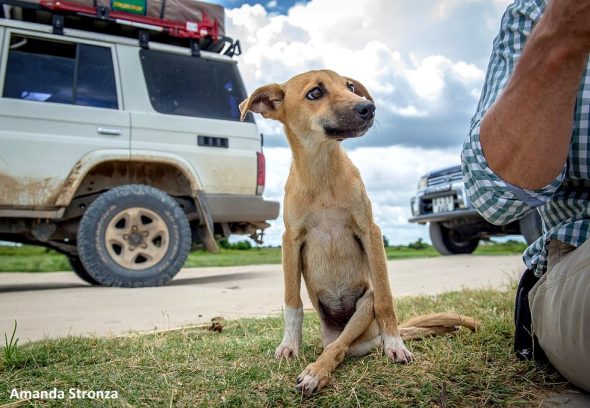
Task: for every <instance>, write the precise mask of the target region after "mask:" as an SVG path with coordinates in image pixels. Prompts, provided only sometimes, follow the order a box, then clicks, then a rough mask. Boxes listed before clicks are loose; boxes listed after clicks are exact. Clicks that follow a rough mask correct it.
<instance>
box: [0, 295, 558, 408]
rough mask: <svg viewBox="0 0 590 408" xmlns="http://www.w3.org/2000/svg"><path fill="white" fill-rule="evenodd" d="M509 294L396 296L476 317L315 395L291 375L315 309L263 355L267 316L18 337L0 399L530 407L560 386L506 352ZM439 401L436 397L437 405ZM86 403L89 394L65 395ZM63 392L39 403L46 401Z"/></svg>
mask: <svg viewBox="0 0 590 408" xmlns="http://www.w3.org/2000/svg"><path fill="white" fill-rule="evenodd" d="M512 299H513V293H512V291H510V292H498V291H492V290H484V291H474V290H465V291H462V292H453V293H447V294H444V295H441V296H438V297H415V298H404V299H401V300H399V301H398V312H399V314H400V316H401V318H402V319H405V318H408V317H410V316H414V315H417V314H422V313H427V312H432V311H455V312H459V313H463V314H469V315H472V316H475V317H477V318H478V319H480V320H481V322H482V327H481V329H480V330H479V331H478V332H476V333H472V332H470V331H468V330H464V329H462V330H460V331H459V332H457V333H454V334H451V335H445V336H441V337H436V338H429V339H425V340H421V341H413V342H408V344H407V346H408V348H409V349H410V350H411V351H413V353H414V355H415V357H416V360H415V362H414V363H413V364H411V365H409V366H401V365H395V364H393V363H391V362H390V361H388V360H387V358H386V357H384V355H383V354H382V353H381V352H380V351H375V352H373V353H372V354H370V355H368V356H365V357H361V358H348V359H346V360H345V362H344V363H343V364H342V365H341V366H340V367H338V368H337V370H336V372H335V373H334V375H333V377H332V379H331V381H330V383H329V384H328V385H327V387H326V388H324V389H323V390H322V391H321V392H319V394H317V395H315V396H313V397H312V398H310V399H302V398H301V396H300V395H299V394H297V393H296V392H294V390H293V386H294V380H295V377H296V376H297V374H299V372H300V371H301V370H302V369H303V368H304V367H305V366H306V365H307V364H308V363H310V362H312V361H314V360H315V359H316V357H317V356H318V355H319V353H320V352H321V348H320V337H319V322H318V318H317V316H316V314H315V313H306V315H305V319H304V346H303V349H302V351H301V353H300V357H299V358H298V359H296V360H292V361H283V362H282V363H280V364H279V363H278V362H276V361H274V358H273V353H274V348H275V346H276V345H277V344H278V343H279V342H280V339H281V337H282V320H281V319H280V318H277V317H273V318H264V319H243V320H236V321H227V322H224V329H223V331H222V332H221V333H215V332H209V331H206V330H204V329H196V328H193V329H184V330H181V331H176V332H169V333H157V334H149V335H143V336H131V337H124V338H112V339H105V338H77V337H70V338H65V339H59V340H49V341H42V342H37V343H32V344H26V345H21V346H19V349H18V353H17V354H16V357H15V358H12V359H11V360H10V361H4V360H2V361H0V405H1V404H3V403H8V402H14V400H12V401H10V400H9V399H8V396H9V393H10V391H11V390H12V389H13V388H16V389H19V390H48V389H52V388H53V387H57V388H58V389H60V390H65V391H66V392H67V390H69V388H72V387H73V388H79V389H81V390H116V391H117V393H118V395H119V400H118V401H103V402H105V403H106V404H105V405H112V406H146V407H149V406H185V407H194V406H230V407H241V406H244V407H277V406H278V407H295V406H303V407H312V406H321V407H338V408H344V407H356V406H367V407H369V406H370V407H435V406H447V407H496V406H507V407H519V406H520V407H530V406H537V405H538V403H539V400H540V399H542V398H543V397H544V396H547V395H549V394H551V393H554V392H558V391H561V390H563V389H564V388H565V387H566V386H565V385H564V382H563V379H562V378H561V377H559V376H558V375H557V374H555V373H554V372H552V371H545V370H547V369H545V368H543V369H540V368H537V367H535V366H534V365H533V364H532V363H528V362H521V361H518V360H517V359H516V358H515V357H514V355H513V353H512V332H513V328H512V322H511V321H512V313H513V303H512ZM443 401H445V403H444V404H443ZM75 402H76V406H93V404H94V406H96V403H97V401H90V400H86V401H75ZM62 403H63V402H59V401H58V402H53V401H45V402H44V404H47V406H61V404H62Z"/></svg>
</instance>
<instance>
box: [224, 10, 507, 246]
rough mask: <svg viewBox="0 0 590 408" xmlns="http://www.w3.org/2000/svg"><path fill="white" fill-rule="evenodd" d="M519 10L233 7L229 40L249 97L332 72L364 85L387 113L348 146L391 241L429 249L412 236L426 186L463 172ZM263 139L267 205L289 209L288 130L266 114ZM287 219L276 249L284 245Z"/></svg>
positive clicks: (273, 239) (273, 235) (274, 237)
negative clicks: (491, 74)
mask: <svg viewBox="0 0 590 408" xmlns="http://www.w3.org/2000/svg"><path fill="white" fill-rule="evenodd" d="M510 1H511V0H420V1H408V0H355V1H350V0H348V1H340V0H308V1H305V2H300V1H294V0H289V1H277V2H276V3H275V2H273V1H270V0H269V1H266V2H262V3H257V2H253V1H249V0H224V1H223V2H221V3H222V4H223V5H224V6H225V7H226V31H227V34H228V35H229V36H230V37H233V38H238V39H239V40H240V42H241V44H242V48H243V54H242V55H241V56H240V57H238V58H237V60H238V67H239V69H240V72H241V73H242V76H243V77H244V82H245V84H246V88H247V90H248V91H249V92H252V91H253V90H255V89H256V88H257V87H259V86H261V85H265V84H267V83H270V82H278V83H281V82H285V81H286V80H288V79H289V78H290V77H291V76H293V75H295V74H298V73H300V72H304V71H307V70H310V69H320V68H328V69H332V70H334V71H337V72H339V73H340V74H342V75H346V76H349V77H352V78H355V79H357V80H358V81H360V82H362V83H363V84H364V85H365V86H366V87H367V88H368V89H369V91H370V92H371V94H372V96H373V97H374V99H375V101H376V105H377V121H376V122H377V123H376V125H375V126H374V127H373V129H371V131H369V132H368V134H367V135H366V136H364V137H362V138H358V139H354V140H350V141H346V142H344V147H345V148H346V150H347V151H348V153H349V155H350V156H351V158H352V160H353V162H354V163H355V164H356V165H357V167H359V169H360V171H361V174H362V176H363V179H364V181H365V184H366V187H367V192H368V194H369V197H370V198H371V200H372V203H373V210H374V211H373V212H374V214H375V217H376V220H377V223H378V224H379V225H380V226H381V229H382V230H383V232H384V234H385V235H386V236H387V237H388V238H389V241H390V242H391V243H394V244H402V243H408V242H412V241H415V240H417V239H418V238H422V239H424V240H428V239H429V238H428V231H427V227H425V226H419V225H412V224H409V223H408V222H407V220H408V218H410V206H409V200H410V197H411V196H412V195H413V194H414V192H415V189H416V183H417V181H418V179H419V177H420V176H421V175H422V174H424V173H426V172H428V171H431V170H433V169H436V168H440V167H444V166H447V165H453V164H458V163H459V161H460V150H461V144H462V141H463V140H464V138H465V136H466V135H467V132H468V130H469V122H470V119H471V116H472V115H473V113H474V111H475V107H476V104H477V101H478V99H479V94H480V91H481V86H482V84H483V79H484V75H485V71H486V66H487V61H488V58H489V54H490V51H491V46H492V41H493V39H494V37H495V36H496V34H497V32H498V29H499V27H500V19H501V16H502V14H503V12H504V10H505V9H506V6H507V5H508V4H509V2H510ZM256 121H257V123H258V125H259V127H260V130H261V132H262V133H264V135H265V139H264V140H265V154H266V158H267V189H266V192H265V196H266V198H268V199H273V200H278V201H281V202H282V199H283V186H284V183H285V180H286V178H287V174H288V171H289V164H290V158H291V156H290V151H289V148H288V146H287V142H286V140H285V136H284V134H283V131H282V126H281V125H280V124H279V123H277V122H273V121H270V120H266V119H263V118H261V117H260V116H259V115H256ZM282 231H283V225H282V221H281V220H277V221H275V222H273V227H272V228H270V229H269V230H268V239H267V243H269V244H272V245H276V244H278V243H279V242H280V236H281V234H282Z"/></svg>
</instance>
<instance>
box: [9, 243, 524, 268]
mask: <svg viewBox="0 0 590 408" xmlns="http://www.w3.org/2000/svg"><path fill="white" fill-rule="evenodd" d="M525 247H526V246H525V244H524V243H521V242H517V241H508V242H506V243H487V242H483V243H481V244H480V245H479V247H478V248H477V249H476V251H475V253H474V254H475V255H511V254H521V253H522V252H523V251H524V249H525ZM385 251H386V253H387V258H388V259H406V258H424V257H433V256H439V254H438V253H437V252H436V251H435V250H434V248H432V247H431V246H429V245H427V246H425V247H424V248H422V249H416V248H412V247H411V246H391V247H388V248H386V250H385ZM279 263H281V249H280V248H268V247H259V248H257V247H255V248H252V249H249V250H234V249H221V250H220V252H219V253H217V254H212V253H209V252H206V251H195V252H191V253H190V254H189V256H188V259H187V261H186V264H185V267H187V268H194V267H206V266H238V265H258V264H279ZM69 270H70V264H69V263H68V260H67V258H66V257H65V256H64V255H61V254H59V253H57V252H55V251H52V250H50V249H47V248H43V247H36V246H30V245H23V246H20V247H0V272H52V271H69Z"/></svg>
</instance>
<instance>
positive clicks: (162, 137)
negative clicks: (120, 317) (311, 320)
mask: <svg viewBox="0 0 590 408" xmlns="http://www.w3.org/2000/svg"><path fill="white" fill-rule="evenodd" d="M0 3H5V2H4V1H0ZM8 3H10V4H11V7H10V8H6V7H4V8H1V4H0V10H2V11H3V13H4V14H5V15H4V17H11V18H10V19H9V18H0V146H1V148H0V240H6V241H12V242H22V243H29V244H36V245H43V246H46V247H49V248H53V249H55V250H57V251H60V252H61V253H64V254H65V255H67V256H68V258H69V260H70V263H71V265H72V268H73V269H74V271H75V272H76V274H77V275H78V276H80V278H82V279H83V280H85V281H87V282H89V283H91V284H101V285H109V286H127V287H131V286H156V285H162V284H165V283H166V282H168V281H169V280H170V279H172V277H173V276H174V275H175V274H176V273H177V272H178V271H179V270H180V268H181V267H182V265H183V264H184V261H185V260H186V257H187V255H188V252H189V250H190V248H191V245H192V244H193V243H196V244H198V245H201V246H204V247H205V248H207V249H208V250H210V251H215V250H217V243H216V241H217V240H219V239H221V238H225V237H228V236H229V235H230V234H248V235H250V236H251V237H252V238H253V239H255V240H257V241H260V240H261V239H262V233H263V231H264V229H265V228H267V227H268V226H269V224H268V223H267V222H266V221H267V220H271V219H275V218H276V217H277V216H278V212H279V204H278V203H276V202H269V201H265V200H264V199H263V198H262V192H263V190H264V183H265V161H264V154H263V151H262V137H261V135H260V134H259V132H258V129H257V127H256V124H255V122H254V119H253V117H252V115H251V114H249V115H248V117H247V118H246V120H245V122H240V121H239V110H238V104H239V102H240V101H242V100H243V99H245V98H246V93H245V90H244V85H243V83H242V79H241V76H240V74H239V71H238V69H237V66H236V62H235V60H233V59H232V58H231V56H232V54H233V53H234V52H236V51H237V50H239V45H238V44H237V43H234V42H233V41H231V40H230V39H228V38H227V37H222V36H221V35H217V36H216V37H211V35H209V34H207V31H205V29H204V28H203V26H201V27H200V31H198V33H196V34H195V33H194V31H191V32H188V34H187V33H186V32H183V33H182V36H181V37H178V38H177V37H162V32H161V31H158V30H155V29H154V30H155V34H154V36H156V35H157V36H159V37H157V38H158V40H162V38H163V39H164V40H170V41H163V42H156V41H151V40H150V37H149V36H150V34H149V33H148V32H147V31H144V30H143V28H146V27H147V30H148V31H149V29H150V26H149V25H147V24H144V25H143V26H141V25H138V23H137V21H138V20H137V19H140V17H133V16H131V17H130V18H131V20H130V21H127V23H129V24H123V23H122V22H121V21H122V20H121V19H120V17H117V19H116V21H114V19H113V15H114V11H112V10H105V9H104V8H98V7H96V10H95V12H96V13H98V14H100V16H99V17H100V18H99V17H94V18H89V17H88V16H87V14H88V13H86V14H84V13H79V12H73V11H71V10H62V9H59V10H55V9H47V8H46V6H47V5H49V6H51V7H61V8H63V7H66V6H67V7H78V6H77V5H72V4H73V3H67V2H55V3H53V2H41V3H43V4H42V5H38V6H37V7H33V8H28V7H31V4H30V3H29V2H27V4H24V5H23V7H22V8H21V7H18V8H14V7H13V6H14V5H15V4H16V5H19V4H20V3H19V2H18V1H16V2H15V1H10V2H8ZM25 6H26V7H25ZM49 6H47V7H49ZM80 7H81V6H80ZM162 7H164V6H162ZM7 10H8V11H7ZM221 10H223V9H221ZM109 12H110V13H113V14H109ZM7 13H8V14H10V13H14V15H6V14H7ZM15 16H17V17H18V18H15ZM150 21H152V20H150ZM153 21H156V22H157V21H158V20H157V19H154V20H153ZM159 21H161V22H162V23H160V24H164V23H165V21H164V20H159ZM39 22H40V23H39ZM69 24H71V25H72V26H75V27H77V29H72V28H68V27H69ZM154 24H155V23H154ZM194 24H196V23H194ZM123 26H124V27H123ZM137 27H140V28H141V29H139V30H138V29H137ZM153 27H155V26H152V29H153ZM187 27H188V23H187ZM195 27H197V26H190V27H189V28H191V29H194V28H195ZM212 27H213V26H212ZM155 28H158V27H155ZM187 29H188V28H187ZM191 33H193V34H194V35H196V36H197V37H195V38H191V39H190V41H189V39H187V38H185V37H183V36H186V35H193V34H191ZM134 35H137V37H135V38H133V36H134ZM199 36H201V37H199ZM207 49H208V50H210V51H207Z"/></svg>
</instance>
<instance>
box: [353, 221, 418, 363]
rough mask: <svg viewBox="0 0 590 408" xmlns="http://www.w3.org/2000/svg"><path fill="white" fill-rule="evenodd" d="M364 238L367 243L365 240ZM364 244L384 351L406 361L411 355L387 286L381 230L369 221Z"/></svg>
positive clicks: (410, 358) (395, 358) (398, 361)
mask: <svg viewBox="0 0 590 408" xmlns="http://www.w3.org/2000/svg"><path fill="white" fill-rule="evenodd" d="M365 242H366V244H365ZM363 243H364V244H365V245H366V250H367V257H368V259H369V269H370V273H371V281H372V283H373V290H374V293H375V300H374V304H375V306H374V307H375V319H377V324H378V325H379V330H380V331H381V340H382V342H383V350H384V351H385V354H386V355H387V356H388V357H390V358H391V359H392V360H393V361H395V362H396V363H403V364H407V363H409V362H411V361H412V359H413V358H414V357H413V356H412V353H410V351H409V350H408V349H407V348H406V346H405V345H404V341H403V340H402V338H401V336H400V334H399V330H398V323H397V315H396V313H395V307H394V306H393V296H392V295H391V288H390V286H389V277H388V274H387V262H386V259H387V258H386V255H385V249H384V248H383V237H382V236H381V230H380V229H379V227H378V226H377V225H376V224H372V225H371V226H370V229H369V231H368V237H367V238H366V239H365V240H363Z"/></svg>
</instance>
